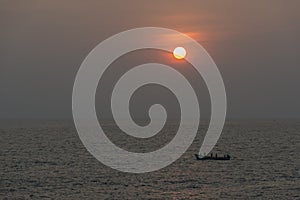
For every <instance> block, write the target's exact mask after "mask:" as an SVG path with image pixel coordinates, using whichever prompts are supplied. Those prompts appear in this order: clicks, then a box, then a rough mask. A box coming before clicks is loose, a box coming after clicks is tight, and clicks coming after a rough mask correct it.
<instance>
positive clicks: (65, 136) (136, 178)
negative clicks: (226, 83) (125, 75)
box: [0, 120, 300, 199]
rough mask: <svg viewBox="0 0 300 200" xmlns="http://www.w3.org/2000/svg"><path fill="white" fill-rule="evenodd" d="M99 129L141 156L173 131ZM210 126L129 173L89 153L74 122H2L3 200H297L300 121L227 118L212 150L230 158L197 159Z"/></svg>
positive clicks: (170, 128)
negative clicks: (164, 162)
mask: <svg viewBox="0 0 300 200" xmlns="http://www.w3.org/2000/svg"><path fill="white" fill-rule="evenodd" d="M104 125H105V130H106V132H107V134H108V135H110V138H111V139H112V141H114V142H115V143H117V145H119V146H120V147H122V148H127V149H129V150H130V148H132V149H133V150H134V151H139V149H140V151H141V152H144V151H147V148H148V150H149V151H152V150H153V149H155V148H160V146H163V145H164V144H166V143H167V140H170V139H172V137H173V135H174V132H175V131H176V130H175V129H176V127H178V126H177V125H176V124H172V123H170V124H168V127H167V128H166V129H165V130H164V132H163V133H161V137H162V138H163V139H158V138H156V139H153V140H151V141H147V142H145V144H144V145H143V144H142V145H141V144H135V142H138V141H136V140H130V139H129V140H126V139H124V135H120V134H119V133H118V130H117V128H116V127H115V125H114V124H112V123H109V122H107V123H105V124H104ZM173 127H174V128H173ZM207 127H208V122H201V123H200V128H199V131H198V133H197V136H196V138H195V140H194V142H193V144H192V145H191V146H190V147H189V148H188V150H187V151H186V152H185V153H184V154H183V155H182V156H181V157H180V158H179V159H178V160H176V161H175V162H173V163H172V164H170V165H169V166H167V167H165V168H163V169H160V170H157V171H154V172H148V173H142V174H134V173H125V172H120V171H117V170H115V169H111V168H110V167H108V166H106V165H104V164H102V163H101V162H100V161H98V160H97V159H96V158H95V157H94V156H92V155H91V154H90V153H89V152H88V151H87V149H86V148H85V146H84V145H83V143H82V142H81V140H80V138H79V136H78V133H77V131H76V129H75V126H74V124H73V122H72V121H62V120H61V121H57V120H48V121H43V120H36V121H34V120H31V121H22V120H2V121H1V122H0V138H1V139H0V199H300V156H299V155H300V121H297V120H260V121H256V120H236V121H235V120H232V121H227V122H226V123H225V126H224V129H223V132H222V135H221V137H220V139H219V141H218V143H217V145H216V146H215V147H214V149H213V151H212V152H213V153H214V154H215V153H217V154H218V155H220V156H221V155H223V154H229V155H230V156H231V160H229V161H222V160H221V161H217V160H205V161H201V160H196V159H195V157H194V154H195V153H198V152H199V148H200V146H201V139H202V138H203V136H204V135H205V132H206V130H207ZM162 135H165V136H162ZM112 159H114V158H112Z"/></svg>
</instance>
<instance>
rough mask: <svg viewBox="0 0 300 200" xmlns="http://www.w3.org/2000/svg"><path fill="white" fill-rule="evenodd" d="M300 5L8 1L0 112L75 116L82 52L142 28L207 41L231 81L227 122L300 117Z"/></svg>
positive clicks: (1, 36) (5, 115)
mask: <svg viewBox="0 0 300 200" xmlns="http://www.w3.org/2000/svg"><path fill="white" fill-rule="evenodd" d="M299 8H300V1H297V0H295V1H292V0H291V1H184V2H183V1H178V2H175V1H71V0H70V1H58V0H55V1H31V0H28V1H1V2H0V27H1V31H0V118H2V119H11V118H12V119H14V118H18V119H31V118H32V119H71V118H72V110H71V103H72V87H73V82H74V79H75V76H76V73H77V70H78V69H79V67H80V64H81V62H82V61H83V59H84V58H85V56H86V55H87V54H88V53H89V52H90V51H91V50H92V49H93V48H94V47H95V46H96V45H97V44H98V43H100V42H101V41H103V40H104V39H106V38H108V37H110V36H111V35H113V34H117V33H119V32H121V31H125V30H127V29H131V28H136V27H144V26H158V27H165V28H171V29H175V30H178V31H180V32H183V33H187V34H189V35H190V36H192V37H193V38H195V39H196V40H197V41H199V43H201V44H202V45H203V46H204V47H205V48H206V50H207V51H208V52H209V53H210V55H211V56H212V58H213V59H214V61H215V62H216V64H217V66H218V67H219V70H220V72H221V74H222V76H223V79H224V83H225V87H226V91H227V98H228V112H227V114H228V118H229V119H277V118H300V103H299V102H300V92H299V86H300V78H299V76H300V53H299V52H300V23H299V21H300V12H299ZM152 53H153V52H152ZM187 53H188V52H187ZM137 55H141V56H140V57H139V58H138V60H143V59H144V58H145V60H147V59H148V58H147V56H149V55H150V54H137ZM151 55H152V54H151ZM153 55H154V53H153ZM143 56H144V57H143ZM132 59H133V58H132ZM125 61H126V62H127V63H124V64H125V65H130V64H131V61H130V59H125ZM203 86H204V85H203ZM203 86H200V87H201V88H202V87H203ZM202 95H203V96H205V98H206V100H204V101H203V103H204V104H207V106H204V107H205V108H204V109H203V110H204V114H203V115H202V117H205V118H207V117H209V109H208V107H209V102H208V100H209V97H208V93H207V91H206V90H205V89H204V90H203V94H202ZM200 96H201V94H200Z"/></svg>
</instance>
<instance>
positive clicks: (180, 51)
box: [173, 47, 186, 60]
mask: <svg viewBox="0 0 300 200" xmlns="http://www.w3.org/2000/svg"><path fill="white" fill-rule="evenodd" d="M173 55H174V57H175V58H176V59H179V60H180V59H183V58H184V57H185V55H186V50H185V49H184V48H183V47H176V48H175V49H174V51H173Z"/></svg>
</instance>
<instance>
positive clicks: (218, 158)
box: [195, 154, 230, 160]
mask: <svg viewBox="0 0 300 200" xmlns="http://www.w3.org/2000/svg"><path fill="white" fill-rule="evenodd" d="M195 157H196V159H197V160H230V155H228V154H227V155H224V156H223V157H222V156H221V157H218V155H217V154H216V156H213V155H212V154H211V155H210V156H203V157H201V156H199V155H198V154H195Z"/></svg>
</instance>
